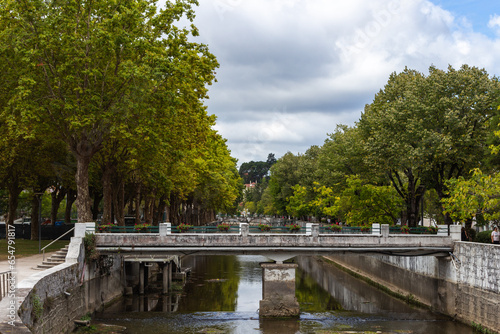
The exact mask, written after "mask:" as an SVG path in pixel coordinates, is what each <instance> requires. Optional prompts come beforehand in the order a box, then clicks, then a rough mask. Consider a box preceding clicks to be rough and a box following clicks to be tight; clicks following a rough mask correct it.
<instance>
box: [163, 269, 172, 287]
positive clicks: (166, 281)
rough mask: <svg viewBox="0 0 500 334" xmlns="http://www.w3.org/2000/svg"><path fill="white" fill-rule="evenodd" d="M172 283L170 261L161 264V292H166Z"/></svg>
mask: <svg viewBox="0 0 500 334" xmlns="http://www.w3.org/2000/svg"><path fill="white" fill-rule="evenodd" d="M171 284H172V274H171V266H170V262H165V263H164V264H163V293H164V294H167V293H168V291H169V290H170V286H171Z"/></svg>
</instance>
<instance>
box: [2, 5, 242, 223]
mask: <svg viewBox="0 0 500 334" xmlns="http://www.w3.org/2000/svg"><path fill="white" fill-rule="evenodd" d="M195 5H197V1H196V0H172V1H167V2H166V4H165V6H164V7H163V8H159V7H158V6H157V1H151V0H134V1H121V2H110V1H106V0H92V1H91V0H77V1H70V2H60V1H38V0H30V1H16V0H2V5H1V6H0V39H1V43H0V45H1V47H0V56H1V57H2V60H3V61H2V62H0V63H1V64H2V65H0V66H1V67H2V70H3V72H4V75H5V79H6V80H4V81H2V83H1V84H0V112H1V114H0V116H1V118H0V120H1V123H0V126H2V127H4V128H5V129H6V131H7V132H8V133H9V135H8V136H9V138H14V139H13V140H16V141H18V142H21V140H32V139H33V140H44V141H45V140H46V141H52V142H56V141H60V142H62V143H65V145H66V147H67V149H68V150H69V151H70V152H71V153H72V154H73V156H74V158H75V162H76V172H75V185H76V191H77V193H78V197H77V208H78V220H79V221H80V222H86V221H92V220H94V219H95V217H93V210H92V209H93V206H94V204H93V203H92V202H91V198H92V197H94V201H96V200H97V199H99V198H98V197H96V196H95V194H94V193H95V190H97V189H93V186H92V185H93V184H94V182H93V181H92V178H95V177H96V176H94V175H95V174H96V173H97V174H100V175H101V176H97V178H101V179H102V185H103V189H101V191H100V192H104V194H105V196H104V202H105V205H104V207H105V211H106V214H105V217H106V219H112V216H113V215H116V214H118V213H117V212H115V213H113V214H111V213H110V212H109V210H111V208H112V207H115V211H119V210H118V209H119V208H123V207H124V202H125V201H127V200H131V197H137V196H139V197H138V198H139V201H140V198H142V199H143V200H147V199H148V198H150V201H149V202H150V203H151V205H153V206H154V205H156V206H158V205H159V203H164V204H167V203H168V202H169V199H172V198H171V197H170V196H171V195H172V194H175V195H174V196H178V199H179V201H180V202H183V201H185V200H186V199H187V198H189V197H191V198H193V196H194V193H197V194H199V195H198V196H201V197H202V198H203V200H204V203H205V205H207V206H208V207H207V208H210V209H211V210H215V209H223V208H228V206H230V203H231V202H234V198H235V197H236V196H237V194H238V192H239V191H240V186H239V182H238V176H237V172H236V166H235V161H234V160H233V159H232V158H231V157H230V152H229V150H228V148H227V146H226V145H225V143H224V140H223V139H222V138H220V136H218V135H217V134H216V133H215V132H214V130H213V129H212V126H213V125H214V123H215V117H214V116H211V115H208V114H207V111H206V107H205V106H204V100H205V99H207V98H208V86H209V85H211V84H212V83H213V82H214V81H215V69H216V68H217V67H218V62H217V60H216V58H215V56H214V55H212V54H211V53H210V52H209V50H208V47H207V46H206V45H204V44H201V43H196V42H194V40H195V39H196V36H198V33H199V32H198V30H197V28H196V27H195V26H194V25H192V24H191V25H190V26H189V27H181V26H180V24H179V21H180V20H181V19H183V20H186V22H192V21H193V19H194V9H193V6H195ZM23 152H24V151H23ZM207 152H210V153H207ZM97 154H99V157H98V158H96V155H97ZM50 163H51V162H43V164H44V165H47V164H50ZM6 171H7V169H6V167H5V168H4V167H2V171H0V174H2V173H5V172H6ZM206 171H210V173H211V175H212V176H211V177H212V181H213V182H218V183H220V184H219V186H218V189H216V191H215V190H214V189H212V192H211V196H212V197H213V198H212V199H208V197H207V195H201V194H203V193H206V194H208V193H207V190H206V189H204V190H202V189H201V187H205V186H208V185H207V180H208V179H210V178H211V177H209V176H208V175H209V174H206V173H205V172H206ZM216 174H217V175H219V176H218V177H215V176H216ZM207 177H208V179H207ZM214 177H215V179H213V178H214ZM99 183H100V182H99ZM209 183H211V182H209ZM127 184H129V185H131V188H130V189H135V190H131V191H130V192H128V191H127ZM89 185H90V187H89ZM20 187H21V188H22V187H23V186H20ZM139 189H142V195H140V194H141V191H140V190H139ZM138 190H139V191H138ZM137 191H138V192H137ZM98 192H99V191H98ZM134 192H135V193H136V194H134V195H130V194H132V193H134ZM137 194H139V195H137ZM215 198H218V199H215ZM158 201H160V202H158ZM96 202H97V203H99V201H98V200H97V201H96ZM111 202H113V205H111ZM155 202H156V204H154V203H155ZM122 211H123V210H122ZM135 211H136V212H138V208H135ZM147 211H148V210H146V212H147ZM177 211H178V210H177ZM177 213H178V212H176V214H177ZM121 216H123V213H121ZM121 218H123V217H121ZM122 220H123V219H122Z"/></svg>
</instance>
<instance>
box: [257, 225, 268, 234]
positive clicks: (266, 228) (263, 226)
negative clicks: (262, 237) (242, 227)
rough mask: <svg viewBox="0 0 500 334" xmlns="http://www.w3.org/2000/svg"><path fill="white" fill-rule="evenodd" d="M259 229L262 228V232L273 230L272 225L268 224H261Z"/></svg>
mask: <svg viewBox="0 0 500 334" xmlns="http://www.w3.org/2000/svg"><path fill="white" fill-rule="evenodd" d="M258 226H259V230H261V231H262V232H267V231H271V226H269V225H268V224H259V225H258Z"/></svg>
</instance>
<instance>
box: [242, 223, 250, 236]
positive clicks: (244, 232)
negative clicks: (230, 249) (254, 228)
mask: <svg viewBox="0 0 500 334" xmlns="http://www.w3.org/2000/svg"><path fill="white" fill-rule="evenodd" d="M240 232H241V236H242V237H248V234H250V225H248V223H240Z"/></svg>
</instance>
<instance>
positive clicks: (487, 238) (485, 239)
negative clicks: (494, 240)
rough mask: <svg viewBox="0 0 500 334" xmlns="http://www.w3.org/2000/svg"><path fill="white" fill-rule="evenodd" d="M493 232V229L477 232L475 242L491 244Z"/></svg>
mask: <svg viewBox="0 0 500 334" xmlns="http://www.w3.org/2000/svg"><path fill="white" fill-rule="evenodd" d="M491 232H493V231H482V232H479V233H477V234H476V237H475V238H474V242H480V243H483V244H491Z"/></svg>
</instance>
